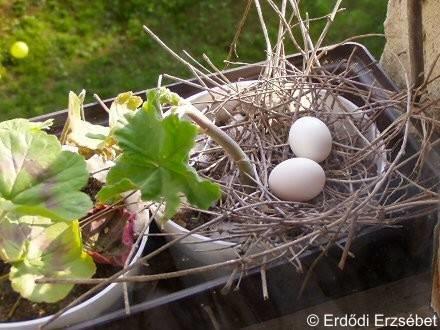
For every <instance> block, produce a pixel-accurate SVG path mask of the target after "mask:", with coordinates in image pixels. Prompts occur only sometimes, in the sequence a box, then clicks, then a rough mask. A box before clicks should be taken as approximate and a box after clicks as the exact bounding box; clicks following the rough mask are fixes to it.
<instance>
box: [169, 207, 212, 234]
mask: <svg viewBox="0 0 440 330" xmlns="http://www.w3.org/2000/svg"><path fill="white" fill-rule="evenodd" d="M209 220H211V217H210V216H209V215H207V214H203V213H200V212H197V211H193V210H188V209H180V210H179V212H178V213H177V214H176V215H175V216H174V217H173V221H174V222H175V223H177V224H178V225H179V226H182V227H183V228H186V229H188V230H193V229H194V228H197V227H198V226H201V225H203V224H204V223H206V222H208V221H209Z"/></svg>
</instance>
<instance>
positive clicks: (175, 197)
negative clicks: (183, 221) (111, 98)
mask: <svg viewBox="0 0 440 330" xmlns="http://www.w3.org/2000/svg"><path fill="white" fill-rule="evenodd" d="M164 91H165V92H166V91H167V90H164V89H159V90H156V91H152V92H150V93H149V95H148V99H147V102H146V103H145V104H144V106H143V111H138V112H137V113H136V114H135V115H134V116H131V117H128V118H127V119H128V124H127V125H126V126H125V127H123V128H121V129H119V130H117V131H116V132H115V137H116V139H117V142H118V145H119V147H120V148H121V149H122V151H123V152H122V155H121V156H120V158H119V159H118V160H117V162H116V165H115V166H114V167H113V168H112V169H111V170H110V171H109V173H108V175H107V185H106V186H105V187H104V188H103V189H102V190H101V191H100V192H99V193H98V199H100V201H102V202H105V201H108V200H110V199H115V198H118V197H119V195H120V194H121V193H122V192H124V191H127V190H140V191H141V194H142V199H143V200H144V201H147V200H148V201H164V202H165V203H166V209H165V210H166V211H165V214H164V217H171V216H173V215H174V213H175V212H176V211H177V208H178V206H179V203H180V200H181V197H182V195H185V196H186V198H187V200H188V201H189V203H191V204H193V205H195V206H197V207H200V208H208V207H209V206H211V204H212V203H213V202H214V201H216V200H217V199H218V198H219V197H220V188H219V186H218V185H216V184H214V183H212V182H210V181H208V180H204V179H201V178H200V177H199V176H198V175H197V173H196V171H195V170H194V169H193V168H192V167H190V166H189V164H188V160H189V152H190V150H191V149H192V148H193V146H194V144H195V138H196V136H197V128H196V126H195V125H193V124H192V123H190V122H189V121H186V120H184V119H181V118H179V117H178V116H177V115H175V114H171V115H169V116H166V117H165V118H161V116H160V114H161V111H160V106H161V104H162V103H163V102H166V103H168V102H169V101H171V102H173V103H177V101H176V97H175V95H174V94H173V93H170V92H168V93H166V94H164V95H162V94H161V93H162V92H164ZM168 104H170V103H168Z"/></svg>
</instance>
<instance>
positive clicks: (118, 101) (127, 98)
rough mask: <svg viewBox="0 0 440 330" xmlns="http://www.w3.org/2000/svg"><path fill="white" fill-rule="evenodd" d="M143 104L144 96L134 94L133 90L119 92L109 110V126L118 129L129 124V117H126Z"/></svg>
mask: <svg viewBox="0 0 440 330" xmlns="http://www.w3.org/2000/svg"><path fill="white" fill-rule="evenodd" d="M141 105H142V98H140V97H139V96H135V95H133V93H132V92H126V93H121V94H119V95H118V96H117V97H116V98H115V100H114V101H113V103H112V105H111V106H110V112H109V126H110V129H112V130H113V129H116V128H120V127H123V126H124V125H126V124H127V119H126V118H125V117H126V115H128V114H134V111H135V110H137V109H138V108H139V107H140V106H141Z"/></svg>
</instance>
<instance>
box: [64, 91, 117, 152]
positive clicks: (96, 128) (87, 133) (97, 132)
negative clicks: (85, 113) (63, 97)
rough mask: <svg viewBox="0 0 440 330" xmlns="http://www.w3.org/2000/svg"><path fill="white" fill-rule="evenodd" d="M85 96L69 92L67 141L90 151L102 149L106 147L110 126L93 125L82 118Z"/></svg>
mask: <svg viewBox="0 0 440 330" xmlns="http://www.w3.org/2000/svg"><path fill="white" fill-rule="evenodd" d="M82 106H83V97H82V96H81V95H79V96H78V95H76V94H75V93H73V92H70V93H69V107H68V120H69V121H70V122H69V127H70V132H69V133H68V136H67V141H68V142H69V143H70V144H73V145H75V146H77V147H79V148H86V149H88V150H89V151H96V150H101V149H104V148H105V147H106V139H107V137H108V135H109V133H110V128H108V127H105V126H101V125H93V124H91V123H89V122H88V121H86V120H85V119H84V118H82Z"/></svg>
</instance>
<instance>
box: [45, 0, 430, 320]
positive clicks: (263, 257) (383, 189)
mask: <svg viewBox="0 0 440 330" xmlns="http://www.w3.org/2000/svg"><path fill="white" fill-rule="evenodd" d="M255 3H256V4H257V11H258V14H259V18H260V20H261V25H262V28H263V32H264V36H265V39H266V43H267V50H266V51H267V56H268V57H267V60H266V61H265V62H264V63H262V64H260V67H261V71H262V72H261V74H260V76H259V77H256V79H257V80H256V81H255V82H251V83H249V82H247V83H244V85H242V86H241V87H240V86H239V85H238V84H234V83H231V82H230V81H229V80H228V77H226V76H225V75H224V74H223V73H222V72H219V71H218V70H217V69H216V68H215V66H214V65H213V64H212V63H211V62H210V61H209V59H208V60H207V64H208V65H209V66H211V67H213V68H214V71H216V72H217V76H216V77H215V79H214V78H213V77H212V76H210V75H206V74H205V73H204V71H206V70H204V71H202V70H200V69H199V67H200V63H198V62H195V63H196V65H192V64H190V63H189V62H188V61H186V60H185V59H183V58H181V57H179V56H178V55H177V54H176V53H174V52H173V51H171V50H170V49H169V48H168V47H166V46H165V45H164V43H163V42H162V41H161V40H160V39H159V38H158V37H157V36H156V35H155V34H153V33H152V32H151V31H150V30H149V29H148V28H147V27H145V31H146V32H147V33H149V34H150V35H151V36H153V38H155V39H156V40H157V41H158V42H159V44H160V45H162V46H163V47H164V48H165V49H167V50H168V51H170V53H171V54H172V55H173V56H174V57H175V58H177V59H178V60H179V61H181V62H183V63H184V64H186V65H187V66H188V67H189V68H190V69H191V71H192V72H194V73H195V74H196V75H197V78H198V81H199V84H198V85H197V84H196V86H197V87H198V88H200V89H201V90H205V91H206V93H204V94H203V95H197V96H194V98H192V99H190V100H185V99H183V98H181V97H180V96H179V95H177V94H175V93H172V92H170V91H169V90H168V89H166V88H162V87H158V88H155V89H153V90H150V91H149V92H148V95H147V100H146V102H145V103H143V105H142V106H141V105H140V102H134V103H135V105H134V106H133V107H132V108H131V109H129V107H128V105H126V106H125V107H123V109H124V110H123V111H121V113H122V116H120V115H118V113H117V112H114V113H115V114H116V118H117V120H115V121H111V122H113V125H114V126H113V127H112V124H111V123H110V126H109V127H108V128H106V129H105V130H102V132H101V131H100V129H101V128H99V129H98V128H97V129H96V130H95V128H94V127H92V126H90V124H88V123H86V122H84V118H81V114H80V113H79V115H78V114H77V118H76V119H73V118H72V119H71V123H69V125H70V124H72V126H71V130H72V137H73V136H75V138H74V139H73V138H72V139H73V140H75V141H76V143H77V144H78V145H79V148H80V149H81V148H85V150H86V152H89V151H90V150H100V152H104V154H108V152H107V149H106V148H108V147H109V146H110V147H111V150H112V153H110V155H113V152H114V154H115V155H117V157H115V158H114V159H113V160H114V166H111V168H110V170H109V172H108V174H107V177H106V183H105V185H104V186H103V187H102V188H101V189H100V190H99V192H98V193H97V196H96V197H97V200H98V201H99V203H101V204H105V203H110V204H111V205H113V204H114V203H119V202H120V201H121V200H124V199H125V197H126V196H127V194H130V193H132V192H133V191H139V192H140V196H141V199H142V200H143V201H144V202H147V203H149V206H150V210H151V212H152V214H153V215H154V218H155V219H156V220H157V221H158V223H159V224H160V225H161V226H162V225H163V226H164V227H165V226H166V224H167V221H168V220H169V219H171V218H172V219H173V220H174V222H177V221H178V220H180V221H181V220H183V222H185V224H186V225H188V224H190V223H191V222H193V223H195V225H194V226H193V227H190V229H189V230H187V231H182V230H181V231H180V232H173V233H171V234H173V237H174V238H173V239H172V240H171V241H170V242H169V243H167V244H165V245H164V246H162V247H161V248H159V249H158V250H156V251H154V252H152V253H150V254H149V255H147V256H144V257H142V258H140V259H139V260H138V261H136V262H135V263H133V264H132V265H130V266H128V267H125V268H124V269H123V270H121V271H119V272H117V273H116V274H114V275H112V276H110V277H109V278H108V279H96V280H95V281H94V280H93V279H83V280H81V279H78V278H72V277H74V276H72V277H70V278H56V277H53V276H50V274H49V276H46V277H45V278H41V279H38V280H37V281H36V282H37V283H38V284H42V283H46V284H47V283H64V284H66V283H75V281H76V282H81V281H82V282H84V283H88V284H95V283H98V286H97V287H96V288H95V289H93V290H92V291H90V293H93V292H95V291H96V290H99V289H100V288H102V287H103V286H104V285H106V284H108V283H110V282H130V281H142V280H144V281H152V280H158V279H161V278H163V279H169V278H172V277H177V276H183V275H189V274H195V273H199V272H202V271H212V270H216V269H217V270H218V269H223V268H224V267H226V266H231V267H233V273H232V274H233V275H237V274H238V273H241V274H244V273H246V271H247V270H248V269H250V268H254V267H260V270H261V278H262V288H263V295H264V298H268V289H267V283H266V276H265V269H266V267H267V265H268V264H271V263H272V262H275V261H278V260H283V261H285V262H289V263H291V264H293V266H294V267H296V269H297V270H298V271H303V265H302V261H301V257H302V256H303V255H304V254H305V253H306V252H307V251H310V250H314V251H316V250H321V251H322V254H321V256H322V255H325V253H326V251H327V250H328V249H329V247H330V246H332V245H336V246H338V247H339V248H340V249H341V257H340V263H339V267H340V268H341V269H343V268H344V267H345V264H346V261H347V258H349V257H351V256H352V254H351V251H350V247H351V243H352V241H353V239H354V238H355V237H356V235H357V234H359V233H361V232H362V231H364V230H365V229H366V228H368V227H371V226H389V225H390V224H391V225H392V224H396V223H400V222H401V221H403V220H404V219H407V218H411V216H412V214H410V215H408V212H411V211H413V212H414V210H415V208H417V207H420V206H423V209H422V210H421V211H420V210H419V211H418V212H416V213H414V214H417V215H419V214H420V212H422V213H423V214H425V213H429V212H432V210H433V209H434V208H435V207H437V204H438V194H437V193H436V192H435V191H434V190H435V187H436V185H437V182H436V183H435V184H432V181H429V182H428V183H427V184H426V181H423V180H422V181H420V180H419V178H420V177H421V176H420V173H421V170H422V164H423V160H424V156H425V153H426V152H427V150H428V148H429V139H430V137H431V135H430V134H429V133H430V132H432V130H433V129H434V128H435V127H437V126H438V122H436V121H433V120H430V119H429V118H428V117H426V116H425V115H424V114H423V111H424V109H426V107H428V106H429V104H430V102H428V101H426V100H422V101H417V98H416V97H414V93H415V94H417V93H418V92H419V90H416V91H413V90H412V89H411V85H410V84H409V83H408V88H407V90H406V91H405V92H403V93H400V94H399V93H397V94H393V93H390V92H388V91H386V90H384V89H382V88H380V87H375V86H374V85H371V86H365V85H362V84H360V83H359V81H358V80H356V74H358V73H357V72H353V69H350V66H344V63H338V64H337V65H336V67H335V68H333V69H332V70H329V69H328V67H327V66H325V65H323V63H321V60H322V57H323V55H324V54H325V52H326V51H328V50H329V49H330V48H331V47H330V48H321V44H322V42H323V39H324V37H325V34H326V32H327V31H328V29H329V27H330V24H331V22H332V21H333V19H334V16H335V15H336V13H337V11H338V7H339V4H340V1H338V2H337V5H336V6H335V8H334V10H333V11H332V13H331V14H330V15H329V16H328V18H329V20H328V23H327V25H326V27H325V28H324V30H323V33H322V35H321V36H320V38H319V39H318V41H317V43H316V44H313V43H312V42H311V38H310V36H309V35H308V29H307V24H308V22H305V21H304V20H302V19H301V13H300V11H299V8H298V3H297V1H291V2H290V3H291V6H292V8H290V9H291V11H292V13H293V14H294V16H295V17H297V18H298V24H297V25H296V26H297V27H298V28H299V29H300V32H301V34H302V36H303V44H304V46H303V47H301V46H299V45H298V44H297V42H296V40H295V38H294V34H293V33H292V29H291V26H290V25H289V24H288V23H287V22H286V17H287V16H286V6H287V2H286V1H283V6H284V9H283V10H281V11H280V10H278V8H276V12H277V14H278V15H279V18H280V31H279V34H278V39H277V41H276V47H272V45H271V42H270V40H269V38H268V34H267V29H266V27H265V24H264V20H263V18H262V13H261V8H260V6H259V4H258V3H259V2H258V1H255ZM286 35H287V36H289V37H290V38H291V39H292V40H293V41H294V43H295V46H297V47H298V48H299V50H300V52H301V54H302V55H303V62H302V63H301V65H299V66H294V65H292V63H290V62H289V61H288V59H287V58H286V57H285V56H284V39H285V36H286ZM350 59H351V57H350V58H349V59H348V60H350ZM345 64H346V63H345ZM188 84H191V85H192V86H194V85H195V83H194V82H188ZM219 96H220V97H219ZM348 99H350V100H351V101H352V102H349V101H348ZM353 102H357V104H356V105H354V103H353ZM424 102H427V103H424ZM200 103H202V107H199V109H198V108H197V106H198V105H200ZM206 103H211V105H210V106H209V107H205V106H203V105H204V104H206ZM127 104H128V103H127ZM415 109H416V110H415ZM111 110H112V109H109V113H110V114H111V113H112V111H111ZM390 113H392V114H393V115H394V121H393V122H391V123H390V125H388V126H387V127H380V129H379V121H378V120H377V119H378V118H379V117H385V116H388V115H389V114H390ZM304 120H305V121H304ZM414 122H416V123H417V124H420V125H421V126H422V127H423V128H424V130H423V135H422V136H421V138H420V139H419V140H420V141H421V144H420V145H421V148H420V150H419V151H417V152H415V153H412V154H411V155H409V156H408V157H405V153H406V150H407V149H408V139H409V136H410V135H411V134H412V132H413V129H412V125H413V123H414ZM300 123H301V125H299V124H300ZM73 132H76V133H78V135H76V133H73ZM84 132H86V133H85V134H84ZM96 132H98V134H96ZM66 134H67V133H66ZM90 140H93V141H90ZM79 141H81V142H79ZM408 166H410V167H411V168H410V169H409V171H408V169H407V167H408ZM409 188H410V193H408V192H409ZM194 234H198V235H201V236H198V237H197V236H195V235H194ZM191 235H193V236H191ZM194 239H197V241H195V240H194ZM184 240H186V243H185V244H187V245H190V244H193V245H194V246H196V245H199V246H202V244H208V245H212V244H213V243H215V242H227V244H226V246H221V247H220V248H217V247H215V250H216V252H215V254H214V256H215V257H214V258H217V257H218V256H220V258H219V259H215V260H208V262H209V263H212V262H214V263H213V264H211V265H208V266H207V265H204V266H201V267H193V268H190V269H186V270H185V271H177V272H171V273H164V274H154V275H139V276H130V275H129V274H128V272H130V271H131V270H132V269H133V268H134V267H135V266H136V265H139V264H141V263H145V262H147V261H149V260H150V259H151V258H153V257H155V256H157V255H158V254H159V253H160V252H161V251H163V250H164V249H166V248H169V247H171V246H173V245H176V244H178V243H179V242H184ZM341 240H342V241H341ZM202 241H203V242H202ZM200 242H202V243H200ZM216 245H218V244H216ZM205 246H206V245H205ZM190 250H194V249H191V248H190ZM222 250H225V251H226V252H227V253H225V254H224V255H223V254H222V253H221V252H219V251H222ZM231 251H234V252H233V254H231ZM197 253H200V254H201V255H203V254H205V255H206V250H205V251H204V250H203V248H201V249H200V248H199V249H198V251H197ZM209 258H213V257H209ZM202 259H206V258H202V257H201V258H200V260H202ZM318 259H319V258H318ZM202 261H203V262H205V261H204V260H202ZM311 269H313V265H312V267H311ZM309 271H310V269H309ZM121 275H122V277H121ZM231 279H232V280H233V279H235V276H232V277H231ZM232 280H231V281H230V282H228V283H227V286H229V287H231V285H232ZM86 297H87V294H84V295H81V297H80V299H79V300H78V301H83V300H84V299H85V298H86ZM73 304H74V303H72V304H70V305H69V306H72V305H73ZM60 313H61V312H60ZM60 313H57V314H56V316H59V315H60Z"/></svg>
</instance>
